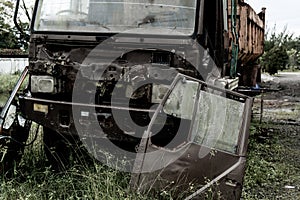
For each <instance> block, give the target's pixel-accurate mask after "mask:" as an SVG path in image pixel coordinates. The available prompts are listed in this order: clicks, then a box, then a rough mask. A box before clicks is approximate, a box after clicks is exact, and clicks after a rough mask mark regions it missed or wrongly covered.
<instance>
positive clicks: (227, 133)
mask: <svg viewBox="0 0 300 200" xmlns="http://www.w3.org/2000/svg"><path fill="white" fill-rule="evenodd" d="M243 113H244V103H243V102H240V101H236V100H233V99H229V98H226V97H225V96H222V95H219V94H214V93H211V92H207V91H201V92H200V97H199V100H198V108H197V112H196V115H195V121H194V124H193V127H192V132H191V133H192V141H193V142H194V143H196V144H198V145H204V146H207V147H211V148H215V149H217V150H222V151H226V152H230V153H236V150H237V146H238V139H239V135H240V130H241V127H242V122H243Z"/></svg>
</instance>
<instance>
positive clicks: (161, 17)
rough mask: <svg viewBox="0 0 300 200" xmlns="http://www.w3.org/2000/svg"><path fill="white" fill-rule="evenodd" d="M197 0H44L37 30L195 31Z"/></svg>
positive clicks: (184, 32)
mask: <svg viewBox="0 0 300 200" xmlns="http://www.w3.org/2000/svg"><path fill="white" fill-rule="evenodd" d="M196 4H197V1H196V0H114V1H108V0H40V1H39V4H38V8H37V11H36V15H35V16H36V19H35V22H34V30H35V31H61V32H78V31H79V32H101V33H119V32H124V31H127V32H129V33H131V32H132V33H147V34H160V35H161V34H164V35H170V34H174V35H178V34H180V35H181V34H183V35H191V34H192V33H193V32H194V28H195V19H196Z"/></svg>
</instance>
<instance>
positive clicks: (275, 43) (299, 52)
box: [261, 26, 300, 75]
mask: <svg viewBox="0 0 300 200" xmlns="http://www.w3.org/2000/svg"><path fill="white" fill-rule="evenodd" d="M275 30H276V26H274V28H273V30H272V33H271V35H270V36H269V34H268V33H267V34H266V39H265V53H264V54H263V56H262V57H261V65H262V66H263V69H264V70H265V71H266V72H268V73H270V74H271V75H273V74H276V73H277V72H278V70H284V69H286V68H287V67H291V68H292V69H294V67H295V66H298V65H300V37H298V38H294V37H293V34H289V33H288V32H287V29H286V28H285V29H283V31H282V32H281V33H279V34H277V33H276V31H275Z"/></svg>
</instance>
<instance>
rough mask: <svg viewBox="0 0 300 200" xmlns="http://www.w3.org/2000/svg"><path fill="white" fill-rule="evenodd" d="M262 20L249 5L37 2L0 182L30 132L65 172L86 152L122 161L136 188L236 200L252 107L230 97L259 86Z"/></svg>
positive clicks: (9, 112) (8, 110)
mask: <svg viewBox="0 0 300 200" xmlns="http://www.w3.org/2000/svg"><path fill="white" fill-rule="evenodd" d="M18 7H19V0H17V5H16V13H15V14H16V15H17V14H18ZM264 11H265V10H264V9H263V10H262V12H261V13H259V14H256V13H255V12H254V10H253V9H252V8H251V7H250V6H249V5H248V4H246V3H245V2H244V1H243V0H228V1H227V0H114V1H108V0H36V4H35V7H34V11H33V16H32V20H31V29H30V32H31V36H30V45H29V66H27V67H26V68H25V70H24V71H23V73H22V75H21V77H20V79H19V81H18V83H17V84H16V86H15V88H14V90H13V91H12V93H11V96H10V98H9V99H8V101H7V103H6V104H5V106H4V108H3V109H2V112H1V135H0V144H1V172H2V173H5V172H8V171H9V170H11V168H12V166H13V163H18V162H19V161H20V159H21V157H22V152H23V150H24V146H26V145H28V143H26V141H27V138H28V135H29V130H30V127H31V124H32V122H35V123H37V124H39V125H41V126H42V127H43V140H44V150H45V154H46V156H47V159H48V160H49V161H51V162H52V165H53V166H57V167H58V168H59V167H63V166H64V164H66V162H67V161H66V160H67V158H68V152H69V151H68V150H67V149H68V147H69V146H70V144H71V145H73V146H72V147H71V148H73V147H74V148H75V146H77V145H78V144H83V145H84V146H85V148H86V149H87V150H88V152H89V153H90V154H91V155H92V156H94V157H95V158H97V159H98V160H100V161H102V159H103V158H105V156H103V155H105V154H106V153H109V154H111V155H113V156H115V157H116V158H117V159H116V160H125V161H126V162H125V163H126V164H124V166H118V169H120V170H125V171H127V172H131V182H130V185H131V187H132V188H133V189H135V190H139V191H141V192H146V191H150V190H152V189H154V190H155V189H162V188H178V191H188V190H187V188H189V186H190V185H191V184H192V185H195V186H197V190H196V191H191V192H187V194H186V196H185V197H186V198H187V199H192V198H194V197H195V198H201V195H203V193H204V192H205V191H206V190H207V189H208V188H213V191H215V192H218V193H219V194H221V196H222V198H224V199H239V198H240V196H241V191H242V184H243V176H244V171H245V162H246V150H247V140H248V134H249V132H248V129H249V123H250V116H251V106H252V99H251V98H250V97H247V96H245V95H243V94H239V93H237V92H234V91H233V90H234V89H235V88H237V87H238V86H254V85H255V84H256V80H257V78H259V67H258V65H257V64H256V61H257V59H258V58H259V56H260V55H261V54H262V53H263V42H264V24H265V22H264V18H265V14H264ZM15 19H16V16H15ZM15 23H16V26H17V27H19V25H18V22H17V20H15ZM20 31H22V30H20ZM25 79H28V81H27V82H28V83H27V86H26V88H25V89H23V90H21V89H20V88H21V85H22V84H23V82H24V80H25ZM37 134H38V133H37ZM103 162H104V163H106V164H108V165H110V166H111V167H116V166H115V165H116V163H114V162H112V163H111V164H109V162H107V161H105V160H104V161H103ZM178 195H179V194H178ZM182 198H183V197H182Z"/></svg>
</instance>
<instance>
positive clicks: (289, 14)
mask: <svg viewBox="0 0 300 200" xmlns="http://www.w3.org/2000/svg"><path fill="white" fill-rule="evenodd" d="M245 2H247V3H248V4H250V5H251V6H252V8H254V10H255V11H256V12H257V13H259V12H260V11H261V8H262V7H266V8H267V10H266V22H267V24H266V25H267V27H266V28H267V30H269V32H270V31H272V29H273V27H274V25H275V24H276V32H277V33H280V32H282V31H283V29H284V27H285V26H287V31H288V32H289V33H293V34H294V36H295V37H298V36H300V1H299V0H245Z"/></svg>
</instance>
